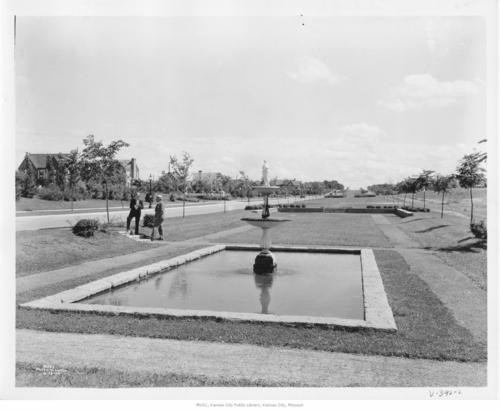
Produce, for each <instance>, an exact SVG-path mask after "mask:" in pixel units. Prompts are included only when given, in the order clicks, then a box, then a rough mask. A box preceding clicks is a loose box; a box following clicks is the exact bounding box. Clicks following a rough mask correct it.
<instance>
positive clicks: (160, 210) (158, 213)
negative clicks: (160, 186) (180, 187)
mask: <svg viewBox="0 0 500 410" xmlns="http://www.w3.org/2000/svg"><path fill="white" fill-rule="evenodd" d="M164 214H165V209H164V207H163V202H162V196H161V195H156V206H155V219H154V223H153V231H152V232H151V240H152V241H154V239H155V229H156V228H158V233H159V234H160V237H159V238H158V240H159V241H163V227H162V224H163V217H164Z"/></svg>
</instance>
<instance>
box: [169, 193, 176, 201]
mask: <svg viewBox="0 0 500 410" xmlns="http://www.w3.org/2000/svg"><path fill="white" fill-rule="evenodd" d="M168 199H169V200H170V201H171V202H175V195H174V194H173V193H172V194H170V196H169V198H168Z"/></svg>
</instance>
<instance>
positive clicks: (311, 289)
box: [82, 250, 364, 320]
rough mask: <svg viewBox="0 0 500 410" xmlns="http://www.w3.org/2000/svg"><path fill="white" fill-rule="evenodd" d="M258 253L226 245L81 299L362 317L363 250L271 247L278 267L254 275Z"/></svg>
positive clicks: (192, 307)
mask: <svg viewBox="0 0 500 410" xmlns="http://www.w3.org/2000/svg"><path fill="white" fill-rule="evenodd" d="M257 253H258V252H256V251H229V250H225V251H222V252H219V253H216V254H213V255H209V256H206V257H203V258H201V259H199V260H196V261H193V262H189V263H187V264H185V265H182V266H179V267H177V268H175V269H173V270H170V271H167V272H165V273H161V274H159V275H156V276H153V277H151V278H149V279H146V280H143V281H141V282H133V283H132V284H129V285H125V286H123V287H120V288H116V289H113V290H110V291H108V292H105V293H102V294H98V295H95V296H93V297H91V298H88V299H86V300H84V301H82V303H89V304H102V305H118V306H135V307H161V308H172V309H189V310H209V311H218V312H246V313H264V314H267V313H270V314H276V315H298V316H321V317H339V318H347V319H361V320H363V319H364V308H363V289H362V279H361V258H360V255H359V254H335V253H302V252H273V254H274V256H275V258H276V260H277V263H278V269H277V271H276V272H275V273H273V274H271V275H256V274H254V273H253V263H254V259H255V256H256V255H257Z"/></svg>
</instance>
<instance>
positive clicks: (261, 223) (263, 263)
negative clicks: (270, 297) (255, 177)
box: [242, 161, 288, 274]
mask: <svg viewBox="0 0 500 410" xmlns="http://www.w3.org/2000/svg"><path fill="white" fill-rule="evenodd" d="M279 189H280V188H279V187H278V186H271V185H270V184H269V168H268V166H267V162H266V161H264V164H263V165H262V185H260V186H256V187H254V189H253V190H254V192H257V193H260V194H262V196H263V197H264V206H263V209H262V217H261V218H242V221H245V222H246V223H248V224H250V225H253V226H257V227H259V228H261V229H262V237H261V240H260V246H261V248H262V250H261V252H260V253H259V254H258V255H257V257H256V258H255V263H254V265H253V271H254V272H255V273H257V274H266V273H273V272H274V271H275V269H276V266H277V263H276V260H275V258H274V255H273V254H272V253H271V251H270V248H271V235H270V233H269V230H270V229H271V228H274V227H275V226H277V225H279V224H281V223H283V222H287V221H288V219H275V218H269V216H270V212H269V195H271V194H272V193H274V192H276V191H278V190H279Z"/></svg>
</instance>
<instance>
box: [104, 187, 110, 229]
mask: <svg viewBox="0 0 500 410" xmlns="http://www.w3.org/2000/svg"><path fill="white" fill-rule="evenodd" d="M104 186H105V187H106V215H107V217H108V224H109V202H108V197H109V194H108V182H107V181H105V182H104Z"/></svg>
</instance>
